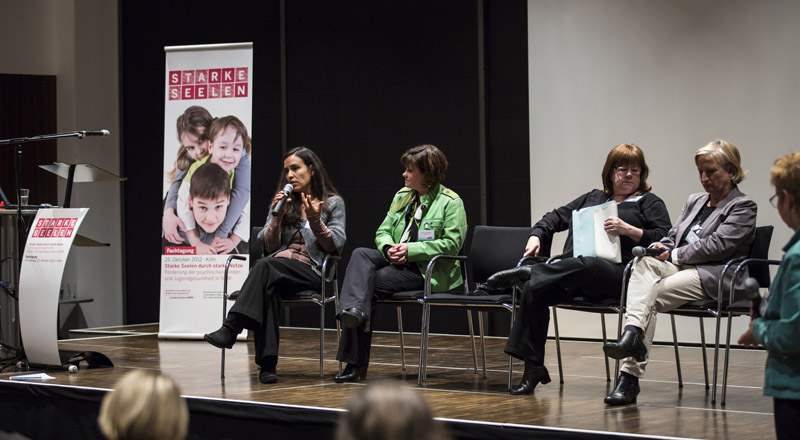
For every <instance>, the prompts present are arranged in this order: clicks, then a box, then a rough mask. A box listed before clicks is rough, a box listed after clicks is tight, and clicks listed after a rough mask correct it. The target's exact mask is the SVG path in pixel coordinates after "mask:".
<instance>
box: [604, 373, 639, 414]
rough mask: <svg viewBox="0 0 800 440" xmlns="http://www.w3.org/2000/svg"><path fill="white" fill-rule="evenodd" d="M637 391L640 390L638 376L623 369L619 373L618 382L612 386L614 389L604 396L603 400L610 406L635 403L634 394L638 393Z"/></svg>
mask: <svg viewBox="0 0 800 440" xmlns="http://www.w3.org/2000/svg"><path fill="white" fill-rule="evenodd" d="M639 391H641V389H640V388H639V378H638V377H636V376H634V375H632V374H628V373H626V372H624V371H623V372H622V373H620V375H619V382H618V383H617V386H616V387H615V388H614V391H612V392H611V394H609V395H608V396H606V398H605V400H604V401H603V402H605V404H606V405H610V406H617V405H627V404H629V403H635V402H636V396H638V395H639Z"/></svg>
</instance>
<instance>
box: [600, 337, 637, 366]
mask: <svg viewBox="0 0 800 440" xmlns="http://www.w3.org/2000/svg"><path fill="white" fill-rule="evenodd" d="M643 339H644V336H643V335H642V331H641V330H639V329H636V330H625V332H624V333H623V334H622V336H621V337H620V338H619V341H617V342H608V343H606V344H605V345H603V351H604V352H605V354H606V355H607V356H608V357H610V358H611V359H625V358H627V357H632V358H634V359H636V362H644V361H645V360H646V359H647V346H645V345H644V340H643Z"/></svg>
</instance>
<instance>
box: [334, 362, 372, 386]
mask: <svg viewBox="0 0 800 440" xmlns="http://www.w3.org/2000/svg"><path fill="white" fill-rule="evenodd" d="M366 378H367V367H366V366H363V367H357V366H355V365H351V364H347V366H346V367H345V368H344V371H342V374H339V375H337V376H335V377H334V378H333V380H334V382H336V383H342V382H358V381H359V380H364V379H366Z"/></svg>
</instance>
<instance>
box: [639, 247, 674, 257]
mask: <svg viewBox="0 0 800 440" xmlns="http://www.w3.org/2000/svg"><path fill="white" fill-rule="evenodd" d="M664 251H666V249H659V248H654V247H647V248H646V247H644V246H634V247H633V249H631V253H632V254H633V256H634V257H655V256H656V255H661V253H662V252H664Z"/></svg>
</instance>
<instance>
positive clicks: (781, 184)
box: [739, 153, 800, 440]
mask: <svg viewBox="0 0 800 440" xmlns="http://www.w3.org/2000/svg"><path fill="white" fill-rule="evenodd" d="M770 174H771V180H772V184H773V185H774V186H775V195H774V196H772V197H771V198H770V199H769V201H770V203H772V206H775V207H776V208H778V213H779V214H780V216H781V219H782V220H783V221H784V223H786V226H789V227H790V228H792V229H793V230H794V231H795V232H794V235H793V236H792V239H791V240H789V243H787V244H786V246H784V247H783V250H784V252H786V255H784V256H783V260H781V265H780V267H779V268H778V273H777V274H776V275H775V279H774V280H773V282H772V288H771V292H770V294H769V296H768V297H767V298H766V300H767V302H768V304H767V307H766V311H764V312H763V316H761V317H758V315H759V314H760V313H758V311H756V310H753V311H752V312H753V313H751V315H750V316H751V317H752V319H751V320H750V328H748V329H747V331H746V332H745V333H744V334H742V336H741V337H739V343H740V344H742V345H745V346H755V345H757V344H761V345H763V346H764V347H766V349H767V351H769V356H768V357H767V368H766V373H765V375H764V394H765V395H767V396H772V397H773V398H774V405H775V433H776V434H777V437H778V440H781V439H789V438H797V433H798V432H800V153H792V154H789V155H787V156H784V157H782V158H780V159H778V160H776V161H775V165H773V166H772V170H770ZM776 198H777V202H776V201H775V199H776ZM762 302H763V301H762ZM762 309H763V307H762Z"/></svg>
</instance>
